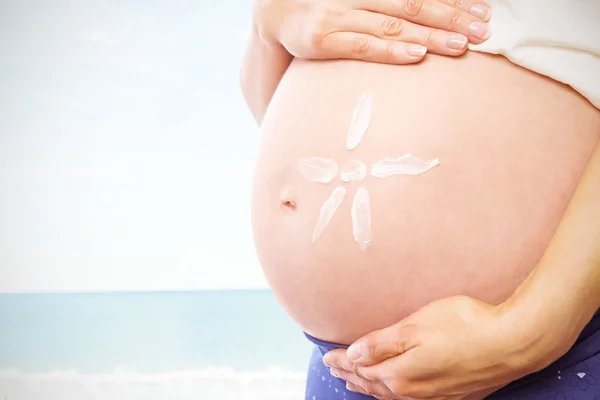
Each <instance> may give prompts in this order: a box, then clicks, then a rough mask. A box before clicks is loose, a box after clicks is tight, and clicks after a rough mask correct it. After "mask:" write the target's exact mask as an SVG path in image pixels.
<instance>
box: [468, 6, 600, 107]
mask: <svg viewBox="0 0 600 400" xmlns="http://www.w3.org/2000/svg"><path fill="white" fill-rule="evenodd" d="M487 1H488V3H489V5H490V6H491V8H492V19H491V20H490V28H491V33H492V36H491V37H490V38H489V39H488V40H487V41H486V42H485V43H482V44H479V45H469V48H470V49H471V50H475V51H481V52H486V53H492V54H501V55H503V56H505V57H506V58H508V59H509V60H511V61H512V62H514V63H515V64H518V65H520V66H522V67H524V68H527V69H530V70H532V71H535V72H538V73H540V74H542V75H546V76H548V77H550V78H553V79H555V80H557V81H560V82H563V83H565V84H567V85H570V86H571V87H573V89H575V90H576V91H578V92H579V93H581V94H582V95H583V96H584V97H586V98H587V99H588V100H589V101H590V102H591V103H592V104H593V105H594V106H596V107H597V108H600V0H487Z"/></svg>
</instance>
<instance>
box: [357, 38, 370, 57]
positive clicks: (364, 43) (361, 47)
mask: <svg viewBox="0 0 600 400" xmlns="http://www.w3.org/2000/svg"><path fill="white" fill-rule="evenodd" d="M370 47H371V39H370V38H369V36H367V35H356V37H355V38H354V43H353V49H352V51H353V52H354V53H356V54H358V55H359V56H364V55H366V54H367V53H368V52H369V48H370Z"/></svg>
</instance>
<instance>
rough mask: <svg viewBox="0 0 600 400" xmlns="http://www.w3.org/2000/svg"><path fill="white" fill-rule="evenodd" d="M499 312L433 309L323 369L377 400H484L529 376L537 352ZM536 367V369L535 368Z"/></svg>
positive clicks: (467, 302)
mask: <svg viewBox="0 0 600 400" xmlns="http://www.w3.org/2000/svg"><path fill="white" fill-rule="evenodd" d="M507 322H508V319H507V318H504V314H503V312H502V307H501V306H498V307H495V306H491V305H489V304H486V303H483V302H481V301H478V300H475V299H472V298H470V297H466V296H455V297H449V298H446V299H441V300H437V301H434V302H432V303H430V304H428V305H427V306H425V307H423V308H421V309H420V310H418V311H417V312H415V313H414V314H412V315H410V316H409V317H407V318H405V319H404V320H402V321H400V322H399V323H397V324H395V325H392V326H391V327H388V328H385V329H381V330H379V331H375V332H372V333H369V334H367V335H366V336H364V337H362V338H361V339H359V340H358V341H356V342H355V343H354V344H353V345H352V346H350V348H349V349H348V350H347V351H345V350H343V349H337V350H333V351H330V352H329V353H327V354H326V355H325V357H324V358H323V362H324V363H325V364H326V365H328V366H330V367H331V374H332V375H334V376H338V377H340V378H341V379H344V380H346V381H347V382H348V388H349V389H350V390H354V391H357V392H360V393H364V394H369V395H371V396H375V397H377V398H379V399H394V400H395V399H398V400H400V399H401V400H406V399H436V400H466V399H469V400H471V399H478V400H480V399H482V398H484V397H485V396H487V395H489V394H490V393H493V392H495V391H496V390H498V389H500V388H501V387H503V386H505V385H506V384H508V383H509V382H511V381H513V380H515V379H518V378H520V377H522V376H524V375H527V374H528V373H530V372H533V371H530V370H529V368H530V367H531V365H533V364H535V363H537V362H539V360H537V359H535V357H534V355H533V354H535V350H536V349H537V346H533V345H530V343H529V342H527V341H522V340H521V339H523V337H522V336H520V335H515V334H514V332H511V330H512V329H511V328H512V324H511V323H507ZM536 365H537V364H536Z"/></svg>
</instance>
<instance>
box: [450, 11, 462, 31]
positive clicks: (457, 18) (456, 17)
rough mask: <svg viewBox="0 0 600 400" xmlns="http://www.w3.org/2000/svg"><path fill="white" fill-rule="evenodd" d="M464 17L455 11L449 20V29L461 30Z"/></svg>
mask: <svg viewBox="0 0 600 400" xmlns="http://www.w3.org/2000/svg"><path fill="white" fill-rule="evenodd" d="M461 22H462V17H461V14H460V11H454V12H453V13H452V15H450V18H449V19H448V23H449V27H450V28H451V29H455V28H459V27H460V26H461Z"/></svg>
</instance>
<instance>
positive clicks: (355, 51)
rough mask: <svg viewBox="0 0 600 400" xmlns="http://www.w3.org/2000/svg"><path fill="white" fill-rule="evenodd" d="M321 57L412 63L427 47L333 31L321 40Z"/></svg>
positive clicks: (418, 59) (416, 60) (421, 57)
mask: <svg viewBox="0 0 600 400" xmlns="http://www.w3.org/2000/svg"><path fill="white" fill-rule="evenodd" d="M320 52H322V54H323V55H324V56H323V57H322V58H348V59H354V60H363V61H369V62H378V63H385V64H414V63H418V62H419V61H421V60H422V59H423V57H424V56H425V53H427V48H426V47H424V46H421V45H418V44H409V43H403V42H397V41H393V40H383V39H380V38H378V37H375V36H371V35H366V34H364V33H354V32H334V33H331V34H329V35H327V36H326V37H325V38H323V39H322V41H321V46H320ZM325 55H326V56H325Z"/></svg>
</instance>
